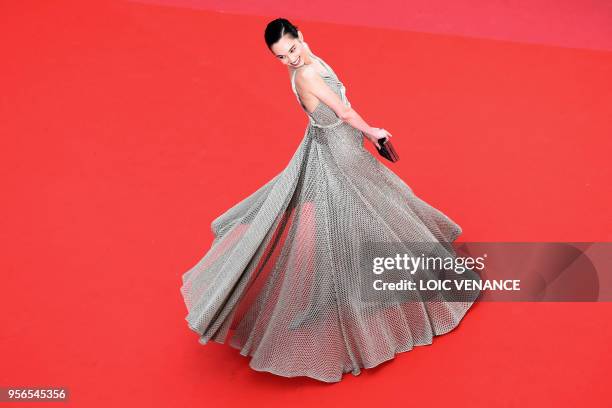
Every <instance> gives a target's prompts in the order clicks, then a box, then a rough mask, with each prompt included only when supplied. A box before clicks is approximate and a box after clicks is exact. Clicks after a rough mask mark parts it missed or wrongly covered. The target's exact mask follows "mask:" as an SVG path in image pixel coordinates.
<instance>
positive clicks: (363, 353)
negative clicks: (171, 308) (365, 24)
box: [180, 54, 478, 382]
mask: <svg viewBox="0 0 612 408" xmlns="http://www.w3.org/2000/svg"><path fill="white" fill-rule="evenodd" d="M311 55H312V57H313V58H315V59H316V60H318V61H320V62H321V64H322V66H324V67H325V69H326V70H327V75H323V74H321V76H322V78H323V79H324V81H325V82H326V83H327V85H328V86H329V87H330V88H331V89H332V90H333V91H334V92H336V93H337V94H338V95H339V97H340V98H341V99H342V100H343V101H344V103H345V104H347V105H348V106H350V102H349V101H348V99H347V98H346V93H345V91H346V89H345V87H344V85H343V83H342V82H341V81H340V80H339V78H338V76H337V75H336V74H335V73H334V71H333V70H332V69H331V67H330V66H329V65H327V64H326V63H325V62H324V61H323V60H322V59H320V58H319V57H317V56H315V55H313V54H311ZM295 73H296V71H293V73H292V77H291V87H292V89H293V91H294V93H295V95H296V97H297V99H298V102H299V103H300V105H301V106H302V108H303V109H304V111H305V112H306V114H307V115H308V118H309V124H308V126H307V128H306V131H305V134H304V137H303V139H302V141H301V142H300V144H299V147H298V148H297V150H296V152H295V153H294V155H293V157H292V158H291V160H290V161H289V163H288V164H287V166H286V168H285V169H284V170H283V171H282V172H281V173H280V174H277V175H276V176H275V177H273V178H272V179H271V180H270V181H268V182H267V183H266V184H265V185H263V186H262V187H260V188H259V189H258V190H257V191H255V192H253V193H251V194H250V195H249V196H248V197H246V198H244V199H243V200H242V201H240V202H238V203H237V204H235V205H234V206H233V207H231V208H230V209H228V210H227V211H226V212H224V213H223V214H221V215H220V216H218V217H217V218H216V219H215V220H214V221H213V222H212V224H211V228H212V231H213V233H214V241H213V243H212V247H211V248H210V249H209V251H208V252H207V253H206V254H205V255H204V257H203V258H202V259H201V260H200V261H198V263H197V264H196V265H195V266H193V267H192V268H191V269H190V270H188V271H187V272H186V273H184V274H183V276H182V286H181V289H180V290H181V294H182V296H183V298H184V301H185V304H186V306H187V310H188V314H187V316H186V318H185V319H186V320H187V322H188V325H189V328H190V329H191V330H193V331H195V332H196V333H198V335H199V342H200V343H201V344H206V343H208V342H209V341H210V340H213V341H215V342H218V343H226V341H228V342H229V345H230V346H232V347H234V348H236V349H238V350H240V354H242V355H244V356H248V357H250V361H249V365H250V367H251V368H253V369H254V370H257V371H266V372H270V373H273V374H276V375H280V376H284V377H295V376H307V377H311V378H314V379H316V380H320V381H324V382H337V381H340V380H341V379H342V375H343V374H344V373H348V372H351V373H352V374H354V375H358V374H359V373H360V371H361V369H362V368H371V367H374V366H376V365H378V364H380V363H382V362H384V361H386V360H390V359H392V358H394V356H395V355H396V354H397V353H400V352H404V351H408V350H411V349H412V348H413V347H414V346H419V345H425V344H432V339H433V337H434V336H436V335H441V334H444V333H447V332H449V331H451V330H453V329H454V328H455V327H456V326H457V325H458V324H459V322H460V321H461V320H462V318H463V316H464V315H465V314H466V312H467V311H468V309H469V308H470V307H471V306H472V304H473V302H474V301H475V298H476V297H477V296H478V292H477V291H476V292H466V293H464V294H462V295H459V296H458V297H457V298H456V299H454V300H453V301H447V300H448V299H445V298H443V297H435V298H431V299H428V300H427V301H422V302H413V301H411V302H400V301H389V302H384V303H381V304H377V303H376V302H371V301H366V300H365V299H364V297H363V295H362V293H361V288H360V285H361V283H360V276H362V275H363V271H362V270H360V253H361V252H360V251H363V248H364V247H365V246H366V245H367V243H368V242H388V243H406V245H407V247H408V248H407V250H409V249H410V243H411V242H453V241H454V240H455V239H456V238H457V237H458V236H459V235H460V234H461V228H460V226H459V225H457V224H456V223H455V222H454V221H453V220H451V219H450V218H449V217H447V216H446V215H444V214H443V213H442V212H440V211H439V210H437V209H435V208H433V207H432V206H430V205H429V204H427V203H426V202H424V201H423V200H421V199H419V198H418V197H417V196H416V195H415V194H414V193H413V191H412V189H411V188H410V187H409V186H408V185H406V183H404V182H403V181H402V180H401V179H400V178H399V177H398V176H397V175H396V174H395V173H393V172H392V171H391V170H389V168H388V167H387V166H386V165H385V164H383V163H382V162H381V161H379V160H378V159H377V158H376V157H374V156H373V155H372V154H371V153H370V152H369V151H368V150H366V149H365V148H364V136H363V134H362V132H361V131H359V130H357V129H355V128H354V127H352V126H350V125H349V124H348V123H346V122H343V121H342V120H340V119H339V118H338V117H337V116H336V114H335V113H334V111H333V110H332V109H331V108H329V107H328V106H327V105H325V104H324V103H322V102H319V104H318V106H317V108H316V109H315V110H314V111H313V112H312V113H309V112H308V111H307V110H306V108H305V107H304V105H303V104H302V102H301V100H300V97H299V95H298V93H297V92H296V89H295ZM399 154H400V156H401V152H399ZM405 157H406V158H407V157H408V156H407V155H405ZM449 251H452V249H449ZM381 305H382V306H381Z"/></svg>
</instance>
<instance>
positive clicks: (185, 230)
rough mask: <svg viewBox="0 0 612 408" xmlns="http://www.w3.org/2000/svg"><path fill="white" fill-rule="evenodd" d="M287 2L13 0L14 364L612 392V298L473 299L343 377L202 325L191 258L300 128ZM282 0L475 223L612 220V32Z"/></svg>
mask: <svg viewBox="0 0 612 408" xmlns="http://www.w3.org/2000/svg"><path fill="white" fill-rule="evenodd" d="M343 4H344V7H348V6H347V5H346V4H348V3H343ZM302 7H305V6H304V4H303V5H302ZM337 7H340V6H337ZM365 12H366V11H364V13H365ZM303 15H304V16H307V15H308V13H306V12H304V14H303ZM330 15H331V11H330ZM276 17H278V15H276V14H275V13H269V12H268V11H266V10H265V9H262V11H261V12H260V13H259V15H240V14H236V15H231V14H228V13H217V12H213V11H206V10H198V9H186V8H173V7H165V6H156V5H147V4H142V3H130V2H98V3H94V2H88V5H85V4H83V2H76V1H72V2H67V1H54V2H30V4H26V2H13V3H11V4H5V5H3V6H2V13H1V17H0V22H1V23H0V34H1V35H2V38H3V39H4V41H2V42H0V51H1V55H2V64H0V70H1V75H0V81H1V85H2V86H1V87H0V89H1V90H2V98H0V112H1V113H0V117H1V120H0V134H1V135H2V139H1V140H2V146H1V149H0V152H1V153H0V154H1V157H0V166H2V167H1V172H0V174H1V175H2V185H3V189H4V193H3V195H2V206H3V213H4V215H5V216H4V217H3V223H2V224H3V225H2V228H1V231H2V235H1V239H2V241H1V245H2V249H3V251H2V252H3V254H2V257H1V258H0V259H1V260H2V270H3V271H4V272H3V277H4V281H3V284H2V285H1V287H2V292H1V294H2V296H1V299H2V300H1V302H2V310H3V311H4V312H3V314H2V331H1V335H0V350H1V353H2V354H1V355H0V357H1V359H2V368H3V369H2V370H0V384H3V385H4V386H22V387H24V386H58V387H60V386H61V387H67V388H68V389H69V390H70V392H71V401H70V403H69V405H74V406H79V407H88V408H91V407H98V406H99V407H108V406H121V407H123V406H125V407H127V406H147V407H158V406H159V407H168V406H177V407H195V406H211V405H217V406H218V405H219V404H235V405H236V406H240V405H241V404H257V405H259V404H262V405H264V404H265V405H266V406H287V405H292V406H293V405H295V406H312V405H315V404H317V405H320V404H325V405H327V404H334V405H336V406H338V405H339V406H343V405H345V404H346V405H350V406H372V404H382V405H383V406H384V405H392V404H393V405H401V406H411V405H413V404H414V405H415V406H416V405H418V404H423V405H425V404H427V406H436V407H437V406H466V407H479V406H483V407H484V406H487V407H488V406H521V407H535V406H557V407H561V406H563V407H573V406H577V405H580V406H590V407H595V406H597V407H599V406H602V407H603V406H606V404H607V403H609V401H610V400H611V395H610V389H609V380H608V377H607V375H608V369H609V367H610V365H611V364H612V357H611V355H610V353H609V352H608V347H609V344H610V342H611V341H612V328H611V327H610V325H609V324H608V322H609V321H610V318H611V317H612V307H611V306H610V304H609V303H586V304H577V303H566V304H562V303H556V304H553V303H509V304H499V303H480V304H478V305H476V306H475V307H474V308H473V309H472V310H471V311H470V312H469V314H468V315H467V316H466V318H465V320H464V321H463V322H462V323H461V324H460V326H459V327H458V328H457V330H455V331H453V332H451V333H449V334H447V335H444V336H442V337H437V338H435V340H434V344H433V345H432V346H431V347H421V348H416V349H414V350H413V351H411V352H408V353H404V354H401V355H399V356H398V357H397V358H396V359H395V360H393V361H391V362H388V363H385V364H383V365H381V366H379V367H377V368H374V369H371V370H365V371H364V372H363V374H362V375H361V376H359V377H353V376H352V375H350V374H349V375H347V376H345V379H344V380H343V381H342V382H341V383H338V384H334V385H329V384H320V383H317V382H316V381H313V380H309V379H286V378H280V377H276V376H274V375H271V374H268V373H258V372H255V371H253V370H251V369H250V368H249V367H248V360H247V358H245V357H242V356H240V355H239V354H238V352H237V351H236V350H234V349H232V348H230V347H229V346H224V345H218V344H209V345H206V346H202V345H199V344H198V343H197V336H196V335H195V333H193V332H191V331H190V330H189V329H188V327H187V325H186V322H185V321H184V316H185V314H186V310H185V305H184V304H183V300H182V298H181V296H180V293H179V287H180V284H181V275H182V273H183V272H185V271H186V270H187V269H188V268H190V267H191V266H192V265H193V264H195V262H196V261H197V260H198V259H200V258H201V256H203V254H204V253H205V252H206V251H207V249H208V247H209V245H210V243H211V240H212V233H211V231H210V222H211V221H212V220H213V219H214V218H215V217H216V216H218V215H219V214H221V213H222V212H223V211H224V210H225V209H227V208H229V207H230V206H231V205H233V204H234V203H236V202H237V201H238V200H240V199H242V198H244V197H246V196H247V195H248V194H250V193H251V192H253V191H255V189H257V188H258V187H259V186H261V185H263V184H264V183H265V182H266V181H268V180H269V179H271V178H272V177H273V176H274V175H275V174H277V173H278V172H280V171H281V170H282V169H283V168H284V166H285V165H286V164H287V162H288V161H289V159H290V158H291V156H292V154H293V153H294V151H295V148H296V146H297V145H298V143H299V141H300V140H301V138H302V136H303V134H304V130H305V128H306V125H307V118H306V116H305V114H304V112H303V111H302V110H301V109H300V107H299V105H298V104H297V101H296V99H295V96H294V95H293V94H292V92H291V88H290V84H289V81H288V76H287V74H286V71H285V68H284V67H282V66H281V65H280V64H279V63H278V62H277V61H275V60H274V59H273V58H272V57H271V55H270V54H269V51H268V50H267V49H266V46H265V43H264V41H263V30H264V28H265V25H266V23H267V22H268V21H269V20H271V19H273V18H276ZM362 17H363V16H362ZM288 18H290V19H291V20H292V21H293V22H294V23H295V24H296V25H298V26H299V27H300V29H301V30H302V31H303V33H304V36H305V39H306V41H307V42H308V43H309V45H310V46H311V48H312V49H313V52H315V53H316V54H317V55H319V56H321V57H322V58H323V59H325V61H326V62H328V63H329V64H330V65H331V66H332V67H333V69H334V70H335V71H336V72H337V73H338V75H339V76H340V78H341V79H342V80H343V82H344V83H345V85H346V87H347V97H348V98H349V100H350V101H351V103H352V105H353V107H354V108H355V109H356V110H357V111H358V112H359V113H360V114H361V115H362V116H363V117H364V119H365V120H366V121H367V122H368V123H369V124H370V125H372V126H377V127H384V128H385V129H388V130H389V131H390V132H391V133H392V134H393V135H394V139H393V142H394V144H395V146H396V148H397V150H398V152H399V153H400V156H401V157H402V160H400V162H398V163H397V164H389V166H390V167H391V168H392V169H393V171H394V172H396V173H397V174H398V175H400V177H402V179H404V180H405V181H406V183H407V184H409V185H410V186H411V187H412V188H413V189H414V191H415V193H416V194H417V195H419V196H420V197H421V198H422V199H424V200H425V201H427V202H429V203H431V204H432V205H434V206H435V207H437V208H439V209H441V210H442V211H443V212H444V213H446V214H448V215H449V216H450V217H451V218H452V219H454V220H456V221H457V222H458V223H459V224H460V225H461V227H462V228H463V230H464V233H463V235H462V236H461V238H460V240H462V241H609V240H610V238H612V237H611V236H610V226H611V223H610V219H611V217H610V208H611V204H612V200H611V199H610V198H611V197H610V179H611V174H610V165H609V160H610V151H612V150H611V143H610V134H612V122H611V121H610V118H611V117H612V104H610V101H611V100H612V81H611V80H610V78H612V53H610V52H609V51H604V50H589V49H586V48H584V49H580V48H562V47H558V46H554V45H543V44H534V43H521V42H518V41H509V42H505V41H500V40H494V39H483V38H476V37H462V36H457V35H451V34H436V33H424V32H409V31H400V30H395V29H386V28H374V27H364V26H358V25H353V26H349V25H341V24H327V23H322V22H317V21H316V20H314V19H312V20H311V19H306V18H304V19H300V17H299V16H295V17H294V16H288ZM567 18H568V19H569V18H571V16H569V15H568V16H567ZM593 30H594V31H596V30H595V29H593ZM602 41H603V40H602ZM602 41H599V42H597V41H594V42H593V43H598V44H602ZM228 147H231V150H232V151H233V153H232V154H229V151H228ZM370 148H371V147H370ZM604 272H605V271H604ZM15 406H17V405H15ZM19 406H27V404H21V405H19Z"/></svg>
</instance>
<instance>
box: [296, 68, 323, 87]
mask: <svg viewBox="0 0 612 408" xmlns="http://www.w3.org/2000/svg"><path fill="white" fill-rule="evenodd" d="M292 75H294V77H295V84H296V85H297V86H299V87H300V88H308V87H310V86H313V85H315V84H316V83H317V82H318V80H319V79H320V77H319V74H318V73H317V71H316V70H315V68H313V67H311V66H308V65H306V66H302V67H299V68H298V69H296V70H295V71H294V72H293V73H292Z"/></svg>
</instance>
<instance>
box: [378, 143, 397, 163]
mask: <svg viewBox="0 0 612 408" xmlns="http://www.w3.org/2000/svg"><path fill="white" fill-rule="evenodd" d="M378 144H379V145H380V149H379V148H378V147H377V148H376V149H377V150H378V153H380V155H381V156H382V157H384V158H385V159H387V160H389V161H390V162H393V163H395V162H396V161H398V160H399V156H398V155H397V152H396V151H395V149H394V148H393V145H392V144H391V141H390V140H389V138H388V137H383V138H382V139H378Z"/></svg>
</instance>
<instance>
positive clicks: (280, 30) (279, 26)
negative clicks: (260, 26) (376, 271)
mask: <svg viewBox="0 0 612 408" xmlns="http://www.w3.org/2000/svg"><path fill="white" fill-rule="evenodd" d="M285 34H289V35H290V36H291V37H293V38H299V37H298V28H297V26H294V25H293V24H291V22H290V21H289V20H287V19H285V18H277V19H276V20H272V21H270V22H269V23H268V26H267V27H266V32H265V34H264V37H265V39H266V45H267V46H268V49H270V48H271V47H272V44H274V43H275V42H277V41H278V40H280V39H281V38H282V37H283V35H285Z"/></svg>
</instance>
